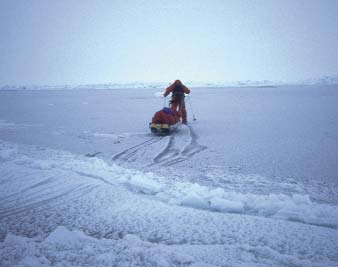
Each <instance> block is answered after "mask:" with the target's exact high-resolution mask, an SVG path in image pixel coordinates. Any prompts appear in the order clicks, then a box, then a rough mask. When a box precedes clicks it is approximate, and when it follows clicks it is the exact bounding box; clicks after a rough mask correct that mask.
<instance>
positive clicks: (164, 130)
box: [149, 122, 181, 134]
mask: <svg viewBox="0 0 338 267" xmlns="http://www.w3.org/2000/svg"><path fill="white" fill-rule="evenodd" d="M180 124H181V123H180V122H177V123H175V124H171V125H170V124H167V123H152V122H151V123H149V128H150V130H151V131H152V132H153V133H155V134H169V133H171V132H173V131H175V130H177V128H178V126H179V125H180Z"/></svg>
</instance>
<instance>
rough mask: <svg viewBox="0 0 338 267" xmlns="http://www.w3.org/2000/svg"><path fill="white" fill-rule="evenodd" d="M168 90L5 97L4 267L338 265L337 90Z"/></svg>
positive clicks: (0, 115) (0, 201)
mask: <svg viewBox="0 0 338 267" xmlns="http://www.w3.org/2000/svg"><path fill="white" fill-rule="evenodd" d="M157 91H159V89H158V88H153V89H138V90H118V89H115V90H113V91H109V90H100V91H95V90H84V91H81V90H78V91H72V90H70V91H62V90H49V91H27V90H26V91H1V92H0V119H1V121H0V122H1V123H0V140H1V141H0V183H1V187H0V265H1V266H72V265H73V266H84V265H88V266H111V265H114V264H115V265H117V266H338V264H337V262H338V258H337V251H338V242H337V240H338V212H337V210H338V192H337V191H338V190H337V188H338V187H337V177H338V176H337V173H338V172H337V170H338V169H337V168H338V167H337V156H338V154H337V153H336V152H337V150H336V145H337V139H338V136H337V135H336V134H337V132H338V121H337V116H336V114H337V111H338V110H337V105H336V103H337V98H338V91H337V88H336V87H334V86H330V87H320V88H318V87H269V88H268V87H264V88H236V89H229V88H224V89H220V88H207V89H194V90H193V91H192V97H191V101H192V105H193V108H194V112H195V116H196V117H197V121H195V122H193V121H192V120H190V123H189V124H188V126H182V127H181V128H180V129H179V131H178V132H177V133H175V135H171V136H162V137H155V136H153V135H151V134H150V132H149V130H148V128H147V125H148V122H149V120H150V119H151V117H152V115H153V113H154V112H155V111H157V110H159V109H160V108H161V107H162V105H163V101H160V100H159V99H158V98H157V97H155V94H156V92H157ZM167 100H168V99H167ZM49 104H53V105H49ZM187 108H188V114H189V119H191V108H190V107H189V102H187Z"/></svg>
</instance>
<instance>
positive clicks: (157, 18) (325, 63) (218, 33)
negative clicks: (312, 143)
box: [0, 0, 338, 85]
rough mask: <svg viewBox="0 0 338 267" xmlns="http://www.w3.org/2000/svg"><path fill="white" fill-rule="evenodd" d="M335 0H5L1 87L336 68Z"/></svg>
mask: <svg viewBox="0 0 338 267" xmlns="http://www.w3.org/2000/svg"><path fill="white" fill-rule="evenodd" d="M337 14H338V0H336V1H335V0H331V1H330V0H322V1H321V0H316V1H313V0H304V1H300V0H280V1H277V0H275V1H274V0H270V1H268V0H266V1H253V0H247V1H239V0H234V1H226V0H223V1H217V0H203V1H199V0H191V1H189V0H186V1H174V0H170V1H169V0H168V1H159V0H157V1H156V0H154V1H141V0H140V1H137V0H134V1H128V0H121V1H114V0H107V1H94V0H88V1H85V0H78V1H72V0H56V1H48V0H41V1H35V0H21V1H19V0H8V1H7V0H1V1H0V85H5V84H9V85H22V84H26V85H30V84H50V85H55V84H86V83H106V82H124V81H172V80H174V79H181V80H183V81H215V82H217V81H229V80H230V81H231V80H248V79H251V80H264V79H268V80H282V81H293V80H302V79H307V78H317V77H320V76H322V75H337V74H338V15H337Z"/></svg>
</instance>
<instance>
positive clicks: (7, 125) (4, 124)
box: [0, 119, 28, 130]
mask: <svg viewBox="0 0 338 267" xmlns="http://www.w3.org/2000/svg"><path fill="white" fill-rule="evenodd" d="M25 126H28V125H26V124H18V123H14V122H9V121H6V120H1V119H0V130H1V129H16V128H21V127H25Z"/></svg>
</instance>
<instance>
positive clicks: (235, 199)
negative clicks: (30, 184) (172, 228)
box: [0, 142, 338, 228]
mask: <svg viewBox="0 0 338 267" xmlns="http://www.w3.org/2000/svg"><path fill="white" fill-rule="evenodd" d="M0 148H1V150H0V151H1V153H0V161H3V162H4V161H7V162H8V161H11V162H12V163H13V164H15V165H16V167H15V169H18V170H19V169H20V166H22V167H25V168H27V167H28V168H32V169H37V170H52V171H55V173H60V175H62V172H63V171H68V172H72V173H75V174H76V175H79V176H83V177H87V178H90V179H94V180H96V181H97V182H98V183H102V182H104V183H107V184H111V185H115V186H125V187H127V188H128V189H129V190H131V191H133V192H135V193H142V194H146V195H149V196H151V197H152V198H154V199H157V200H159V201H162V202H165V203H168V204H170V205H178V206H186V207H191V208H195V209H203V210H209V211H213V212H222V213H237V214H245V215H253V216H260V217H268V218H274V219H279V220H288V221H295V222H300V223H305V224H312V225H318V226H325V227H332V228H338V213H337V210H338V207H337V206H334V205H329V204H320V203H316V202H313V201H312V200H311V199H310V198H309V196H308V195H301V194H293V195H290V196H288V195H284V194H269V195H257V194H249V193H238V192H226V191H225V190H224V189H222V188H211V187H207V186H202V185H199V184H196V183H189V182H186V183H182V182H173V181H170V179H164V178H163V177H158V176H156V175H154V174H153V173H150V172H149V173H143V172H140V171H136V170H132V169H127V168H124V167H120V166H118V165H115V164H112V165H110V164H108V163H106V162H105V161H103V160H101V159H98V158H89V157H84V156H77V155H74V154H71V153H66V152H63V153H61V152H53V151H49V152H48V153H49V155H48V159H41V157H42V156H41V155H40V154H39V153H43V152H41V151H29V152H26V153H24V154H22V153H21V152H18V149H17V148H16V146H14V145H11V144H8V143H5V142H1V143H0ZM19 151H20V150H19ZM13 168H14V167H13ZM4 171H5V172H6V171H7V170H4V169H1V168H0V175H1V172H4ZM13 175H14V176H15V173H14V174H13ZM61 179H62V177H61ZM66 183H67V180H66V179H65V184H66Z"/></svg>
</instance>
